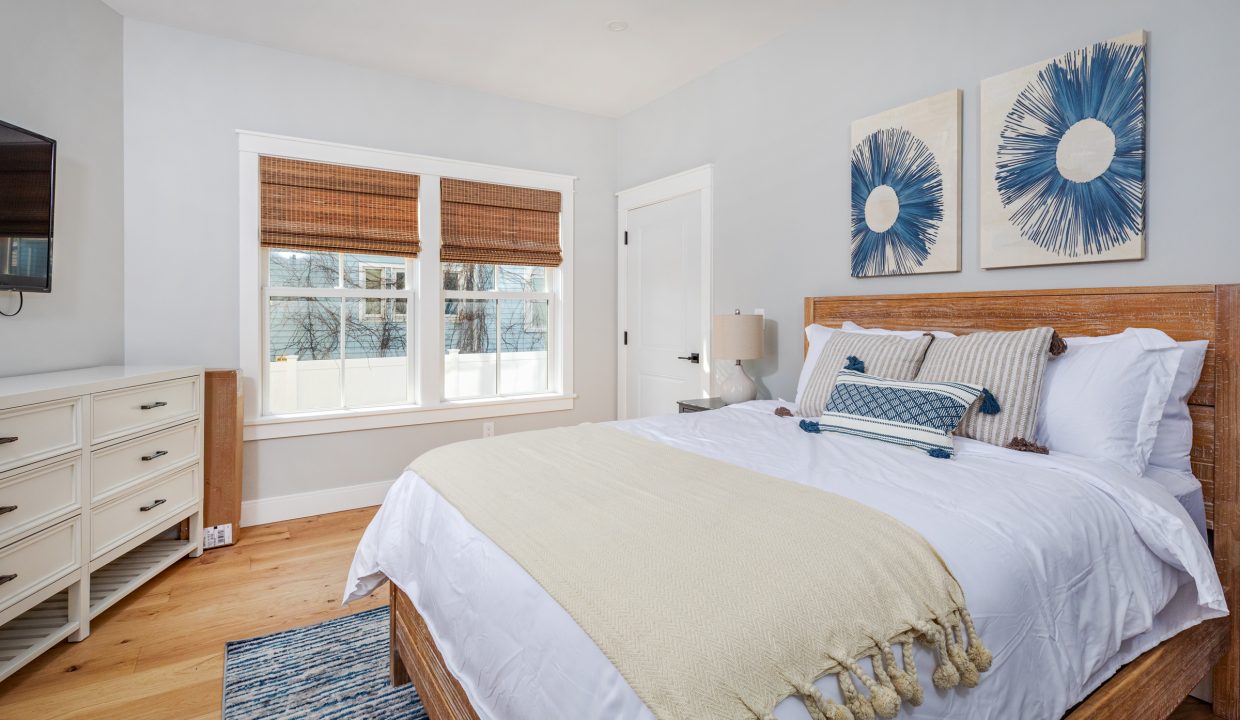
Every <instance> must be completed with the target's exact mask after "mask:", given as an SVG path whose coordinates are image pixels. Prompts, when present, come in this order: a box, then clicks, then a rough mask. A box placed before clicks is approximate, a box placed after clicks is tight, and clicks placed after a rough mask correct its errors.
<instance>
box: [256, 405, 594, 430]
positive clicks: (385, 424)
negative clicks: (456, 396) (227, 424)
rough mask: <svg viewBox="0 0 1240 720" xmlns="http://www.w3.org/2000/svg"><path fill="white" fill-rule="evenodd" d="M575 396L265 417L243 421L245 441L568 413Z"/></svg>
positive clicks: (403, 406)
mask: <svg viewBox="0 0 1240 720" xmlns="http://www.w3.org/2000/svg"><path fill="white" fill-rule="evenodd" d="M576 397H577V396H576V395H531V396H529V397H521V398H511V397H508V398H487V399H484V400H457V401H445V402H443V403H440V404H439V405H433V406H426V407H423V406H419V405H401V406H397V407H383V408H363V409H358V410H329V411H326V412H314V413H298V414H296V415H268V416H265V417H261V418H255V419H249V420H246V421H245V439H246V440H272V439H275V438H286V437H300V436H303V435H324V434H327V433H338V432H353V431H355V430H374V429H377V428H389V427H403V426H406V425H428V424H431V423H441V422H454V421H458V420H480V419H483V418H494V417H505V416H508V415H529V414H533V413H544V412H556V411H560V410H572V409H573V401H574V400H575V399H576Z"/></svg>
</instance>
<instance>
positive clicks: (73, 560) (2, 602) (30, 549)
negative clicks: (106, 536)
mask: <svg viewBox="0 0 1240 720" xmlns="http://www.w3.org/2000/svg"><path fill="white" fill-rule="evenodd" d="M79 527H80V521H79V520H78V518H73V519H71V520H66V521H64V522H62V523H60V524H58V525H53V526H52V527H50V528H48V529H46V530H44V531H42V532H38V533H35V534H34V535H31V536H30V537H28V538H26V539H24V540H19V541H17V542H15V543H13V544H12V545H9V546H7V547H5V548H0V609H3V608H6V607H8V606H9V605H12V604H13V603H15V602H17V601H18V600H21V599H22V598H24V597H26V596H27V595H29V594H30V593H32V592H34V591H36V590H38V589H39V588H41V587H43V586H44V585H47V584H48V583H50V582H52V581H53V580H56V579H57V578H60V577H63V576H64V575H66V574H67V573H69V572H72V571H73V570H75V569H76V568H77V567H78V564H79V560H78V550H79V548H81V546H82V544H81V542H79V541H78V528H79Z"/></svg>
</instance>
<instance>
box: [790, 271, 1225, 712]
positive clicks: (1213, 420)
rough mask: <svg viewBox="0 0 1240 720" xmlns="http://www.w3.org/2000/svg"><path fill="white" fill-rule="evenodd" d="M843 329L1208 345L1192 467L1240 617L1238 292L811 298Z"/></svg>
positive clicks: (1209, 288)
mask: <svg viewBox="0 0 1240 720" xmlns="http://www.w3.org/2000/svg"><path fill="white" fill-rule="evenodd" d="M845 320H851V321H853V322H855V323H857V324H858V325H862V326H865V327H882V328H887V329H890V330H923V329H924V330H948V331H951V332H954V333H957V334H962V333H969V332H974V331H977V330H1022V329H1025V328H1030V327H1038V326H1046V325H1049V326H1051V327H1054V328H1055V329H1056V330H1057V331H1058V332H1059V334H1060V335H1062V336H1064V337H1070V336H1072V335H1108V334H1111V333H1116V332H1121V331H1122V330H1124V329H1125V328H1129V327H1151V328H1158V329H1159V330H1162V331H1164V332H1166V333H1167V334H1168V335H1170V336H1171V337H1172V338H1174V339H1176V340H1209V341H1210V347H1209V350H1208V352H1207V353H1206V361H1205V367H1204V368H1203V369H1202V371H1201V381H1200V382H1199V383H1198V384H1197V388H1196V390H1195V391H1194V392H1193V395H1192V397H1191V398H1190V399H1189V402H1190V404H1191V406H1190V411H1191V413H1192V417H1193V451H1192V466H1193V472H1194V474H1196V475H1197V477H1198V478H1199V479H1200V480H1201V484H1202V488H1203V490H1204V494H1205V501H1206V518H1207V523H1208V525H1209V526H1210V527H1211V528H1212V539H1213V551H1214V562H1215V565H1216V566H1217V568H1218V572H1219V577H1220V578H1221V579H1222V581H1223V587H1224V588H1226V590H1227V600H1228V604H1229V605H1230V606H1231V607H1233V608H1234V607H1236V603H1237V601H1240V596H1238V595H1237V592H1238V591H1240V588H1238V587H1237V585H1238V584H1240V568H1238V567H1237V564H1238V563H1240V497H1238V490H1240V285H1175V286H1160V287H1123V288H1084V289H1066V290H1000V291H987V292H966V293H936V294H924V295H855V296H842V297H807V298H805V324H806V325H810V324H813V323H818V324H820V325H827V326H834V327H839V325H840V323H842V322H843V321H845ZM1238 627H1240V624H1233V626H1232V627H1231V635H1232V637H1231V642H1230V643H1229V645H1230V647H1231V648H1233V650H1232V652H1230V653H1229V654H1228V656H1227V657H1225V658H1224V659H1223V660H1222V661H1221V662H1220V663H1219V666H1218V668H1217V669H1216V672H1215V693H1216V695H1219V694H1221V695H1223V696H1224V697H1226V698H1227V699H1228V701H1229V702H1230V703H1234V704H1236V705H1237V706H1238V707H1240V652H1237V651H1236V648H1238V647H1240V634H1237V633H1238V629H1237V628H1238ZM1220 683H1222V686H1220ZM1216 712H1217V709H1216ZM1219 714H1220V715H1222V714H1223V713H1219Z"/></svg>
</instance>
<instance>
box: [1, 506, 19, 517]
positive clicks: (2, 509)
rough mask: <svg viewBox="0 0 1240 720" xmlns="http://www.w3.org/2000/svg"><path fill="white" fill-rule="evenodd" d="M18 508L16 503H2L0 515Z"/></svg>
mask: <svg viewBox="0 0 1240 720" xmlns="http://www.w3.org/2000/svg"><path fill="white" fill-rule="evenodd" d="M16 509H17V506H16V505H0V515H8V514H9V513H11V512H13V511H14V510H16Z"/></svg>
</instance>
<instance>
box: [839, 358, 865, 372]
mask: <svg viewBox="0 0 1240 720" xmlns="http://www.w3.org/2000/svg"><path fill="white" fill-rule="evenodd" d="M844 369H845V370H852V371H853V372H859V373H863V372H865V363H864V362H862V360H861V358H859V357H857V356H856V355H849V356H848V363H847V364H845V365H844Z"/></svg>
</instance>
